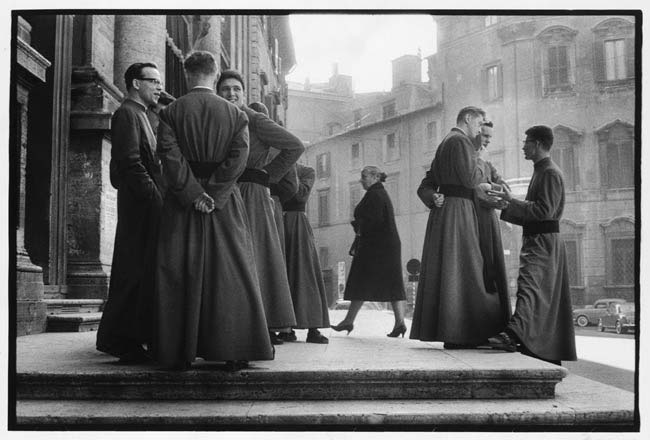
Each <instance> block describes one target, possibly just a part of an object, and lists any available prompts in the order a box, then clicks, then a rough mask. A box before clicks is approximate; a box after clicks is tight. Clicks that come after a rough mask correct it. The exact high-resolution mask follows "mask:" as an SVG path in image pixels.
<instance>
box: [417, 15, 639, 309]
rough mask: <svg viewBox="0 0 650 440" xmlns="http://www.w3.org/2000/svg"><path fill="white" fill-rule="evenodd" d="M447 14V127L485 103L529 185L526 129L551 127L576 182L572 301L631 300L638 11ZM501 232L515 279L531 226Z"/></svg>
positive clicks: (502, 158) (520, 180) (502, 155)
mask: <svg viewBox="0 0 650 440" xmlns="http://www.w3.org/2000/svg"><path fill="white" fill-rule="evenodd" d="M437 24H438V52H437V53H436V54H435V55H433V56H432V57H430V58H429V77H430V80H431V87H432V89H434V90H440V91H441V93H442V95H443V98H442V99H443V102H444V106H445V118H444V121H443V125H444V126H443V127H442V128H443V129H444V131H447V130H448V129H449V128H450V127H452V126H453V125H454V122H455V121H454V118H455V115H456V113H457V111H458V110H459V109H460V108H462V107H464V106H465V105H470V104H471V105H477V106H479V107H482V108H484V109H485V110H486V111H487V113H488V117H489V118H490V119H491V120H492V121H493V122H494V125H495V130H494V138H493V140H492V143H491V144H490V147H489V158H490V160H491V161H492V163H493V164H494V165H495V166H496V167H497V169H498V170H500V172H501V173H502V174H503V175H504V177H505V178H506V179H508V180H510V181H512V182H516V183H517V184H518V185H520V187H521V186H525V184H526V183H527V181H528V179H529V178H530V176H531V175H532V171H533V168H532V163H531V162H530V161H526V160H524V157H523V153H522V151H521V147H522V140H523V138H524V131H525V130H526V129H527V128H528V127H530V126H532V125H537V124H544V125H548V126H550V127H552V128H553V130H554V133H555V143H554V146H553V149H552V157H553V159H554V160H555V161H556V162H557V163H558V165H559V166H560V167H561V168H562V169H563V171H564V175H565V180H566V185H567V188H566V190H567V193H566V206H565V210H564V215H563V219H562V222H561V226H560V232H561V234H562V235H563V237H564V240H565V243H566V244H567V254H568V258H569V272H570V279H571V290H572V297H573V298H572V299H573V303H574V304H589V303H593V301H594V300H595V299H597V298H601V297H622V298H625V299H627V300H633V299H634V284H635V280H634V274H635V267H636V265H635V242H636V241H635V239H636V238H638V236H637V235H636V234H635V232H636V227H635V221H636V212H635V179H634V176H635V175H634V172H635V168H636V167H635V164H636V163H637V162H635V160H636V158H638V157H640V148H641V145H640V143H639V139H640V137H639V136H638V133H639V131H638V127H636V126H635V121H636V120H637V115H635V99H636V93H635V92H636V90H637V89H636V85H637V80H638V78H635V36H636V33H635V26H636V23H635V17H634V16H609V15H588V16H587V15H566V16H443V17H437ZM467 54H471V56H467ZM502 231H503V232H504V248H505V250H506V253H507V254H508V255H506V260H507V265H508V268H509V278H510V285H511V287H513V288H514V287H515V285H516V276H517V268H518V258H519V257H518V254H519V252H518V251H519V246H520V243H521V237H520V236H521V228H519V227H516V226H515V227H512V228H511V227H509V226H508V227H504V228H502Z"/></svg>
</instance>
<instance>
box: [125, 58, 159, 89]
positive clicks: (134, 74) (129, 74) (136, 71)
mask: <svg viewBox="0 0 650 440" xmlns="http://www.w3.org/2000/svg"><path fill="white" fill-rule="evenodd" d="M147 67H151V68H153V69H158V66H157V65H156V64H154V63H133V64H131V65H130V66H129V68H128V69H126V72H124V83H125V84H126V90H131V89H132V88H133V80H134V79H140V78H142V70H143V69H145V68H147Z"/></svg>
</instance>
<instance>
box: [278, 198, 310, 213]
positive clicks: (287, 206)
mask: <svg viewBox="0 0 650 440" xmlns="http://www.w3.org/2000/svg"><path fill="white" fill-rule="evenodd" d="M305 205H306V203H305V202H298V201H296V200H289V201H287V202H285V203H283V204H282V210H283V211H285V212H286V211H301V212H305Z"/></svg>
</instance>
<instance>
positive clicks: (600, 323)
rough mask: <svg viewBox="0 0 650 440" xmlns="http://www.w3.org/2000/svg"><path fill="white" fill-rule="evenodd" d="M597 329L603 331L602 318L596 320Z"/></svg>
mask: <svg viewBox="0 0 650 440" xmlns="http://www.w3.org/2000/svg"><path fill="white" fill-rule="evenodd" d="M598 331H599V332H604V331H605V327H603V320H602V319H599V320H598Z"/></svg>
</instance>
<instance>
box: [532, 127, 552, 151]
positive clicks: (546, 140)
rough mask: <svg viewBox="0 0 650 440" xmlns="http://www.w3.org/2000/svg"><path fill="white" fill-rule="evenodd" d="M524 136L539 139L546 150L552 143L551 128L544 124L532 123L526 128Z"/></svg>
mask: <svg viewBox="0 0 650 440" xmlns="http://www.w3.org/2000/svg"><path fill="white" fill-rule="evenodd" d="M526 136H527V137H529V138H531V139H532V140H535V141H539V142H541V143H542V145H543V146H544V149H545V150H546V151H548V150H550V149H551V146H552V145H553V130H552V129H551V127H547V126H546V125H534V126H532V127H530V128H529V129H528V130H526Z"/></svg>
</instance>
